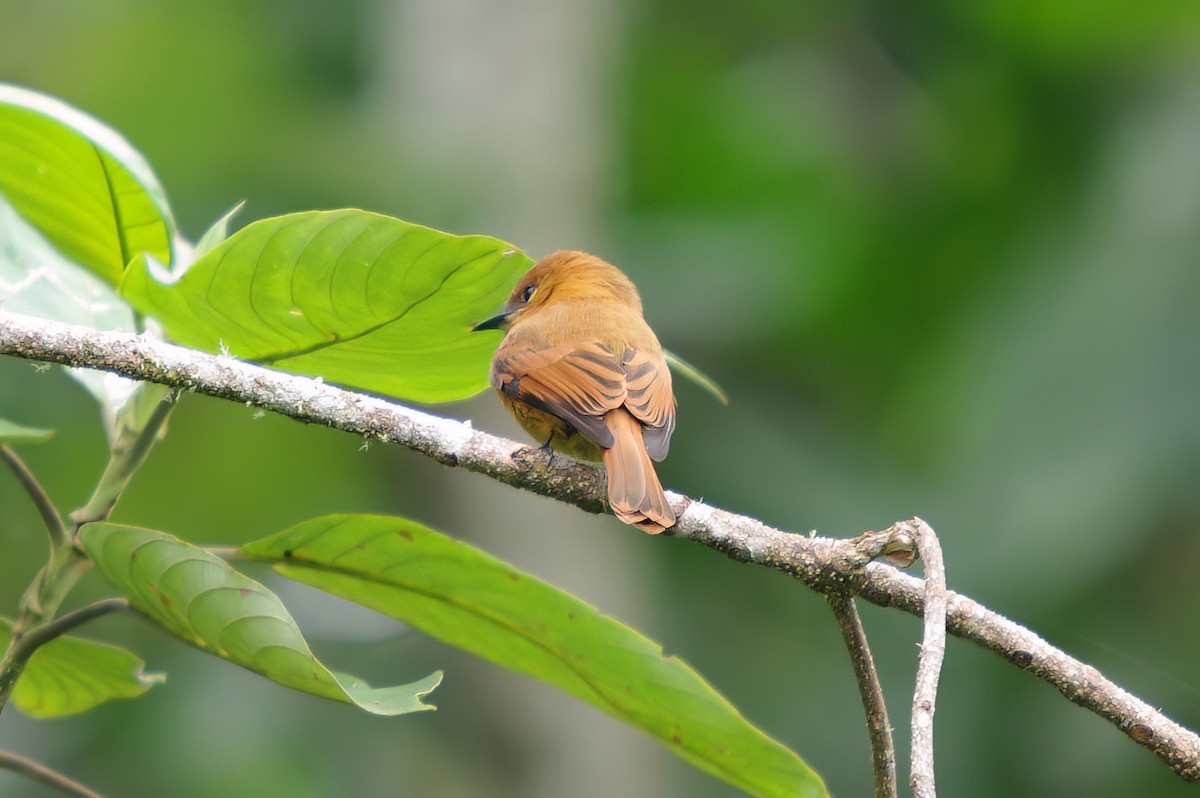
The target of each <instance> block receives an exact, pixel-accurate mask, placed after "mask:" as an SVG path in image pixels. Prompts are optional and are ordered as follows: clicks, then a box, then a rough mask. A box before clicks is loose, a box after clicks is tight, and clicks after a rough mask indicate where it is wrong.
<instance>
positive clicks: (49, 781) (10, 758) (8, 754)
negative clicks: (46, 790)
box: [0, 751, 104, 798]
mask: <svg viewBox="0 0 1200 798" xmlns="http://www.w3.org/2000/svg"><path fill="white" fill-rule="evenodd" d="M0 768H4V769H5V770H11V771H12V772H13V773H19V774H21V775H22V776H26V777H28V778H30V779H32V780H34V781H38V782H41V783H42V784H45V785H48V786H50V787H54V788H56V789H58V790H61V791H62V792H64V793H66V794H67V795H74V796H76V797H77V798H104V796H103V795H101V794H100V793H98V792H96V791H95V790H93V789H91V788H90V787H85V786H84V785H82V784H80V783H79V782H77V781H75V780H74V779H72V778H71V777H69V776H64V775H63V774H62V773H59V772H58V771H57V770H53V769H52V768H48V767H46V766H45V765H43V764H41V763H39V762H34V761H33V760H32V759H29V758H28V757H24V756H21V755H20V754H15V753H13V752H12V751H0Z"/></svg>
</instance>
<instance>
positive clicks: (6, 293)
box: [0, 144, 137, 418]
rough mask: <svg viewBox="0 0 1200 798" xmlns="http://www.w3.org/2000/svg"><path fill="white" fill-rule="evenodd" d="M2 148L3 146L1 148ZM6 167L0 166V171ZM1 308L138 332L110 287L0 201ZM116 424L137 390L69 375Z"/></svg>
mask: <svg viewBox="0 0 1200 798" xmlns="http://www.w3.org/2000/svg"><path fill="white" fill-rule="evenodd" d="M2 146H3V145H2V144H0V147H2ZM2 170H3V167H2V166H0V171H2ZM0 305H3V308H4V310H8V311H12V312H13V313H25V314H28V315H30V316H40V317H41V318H45V319H55V320H57V321H65V322H67V323H69V324H81V325H84V326H87V327H94V328H96V329H100V330H127V331H133V330H134V329H135V323H134V317H133V309H132V308H130V307H129V305H127V304H126V303H125V300H123V299H121V298H120V297H119V296H117V294H116V291H115V290H114V289H113V287H112V286H110V285H109V284H108V283H106V282H104V281H103V280H101V279H100V278H99V277H97V276H96V275H95V274H93V273H92V272H90V271H88V270H87V269H84V268H83V267H81V266H79V265H77V264H75V263H73V262H71V261H70V260H67V259H66V258H65V257H63V255H62V253H60V252H59V251H58V250H56V249H55V248H54V247H53V246H51V244H50V242H48V241H47V240H46V238H45V236H43V235H42V234H41V233H40V232H39V231H38V230H36V229H35V228H34V227H33V226H32V225H30V224H29V223H28V222H27V221H26V220H25V219H23V218H21V217H20V216H19V215H17V213H16V211H14V210H13V208H12V207H10V206H9V205H8V204H7V203H5V202H4V199H3V197H0ZM67 373H68V374H69V375H70V376H71V377H72V378H73V379H75V380H76V381H77V382H79V383H80V384H81V385H83V387H84V388H86V389H87V391H88V392H89V393H90V394H92V396H94V397H95V398H96V400H97V401H98V402H100V404H101V406H102V407H103V408H105V413H106V417H107V418H112V417H113V416H114V415H116V413H117V412H118V411H119V410H120V408H121V407H122V406H123V405H124V403H125V402H126V401H127V400H128V398H129V396H130V394H131V393H132V392H133V390H134V386H136V385H137V383H136V382H134V381H133V380H127V379H124V378H122V377H118V376H116V375H115V374H109V373H107V372H102V371H96V370H94V369H71V368H69V369H67Z"/></svg>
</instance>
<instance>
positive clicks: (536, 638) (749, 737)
mask: <svg viewBox="0 0 1200 798" xmlns="http://www.w3.org/2000/svg"><path fill="white" fill-rule="evenodd" d="M240 551H241V554H242V555H244V556H246V557H249V558H252V559H257V560H264V561H269V562H272V563H274V564H275V568H276V569H277V570H278V571H279V572H280V573H282V574H284V575H285V576H288V577H289V578H291V579H295V580H296V581H298V582H303V583H305V584H308V585H312V586H313V587H317V588H320V589H322V590H326V591H328V592H330V593H333V594H335V595H338V596H342V597H344V598H347V599H349V600H351V601H354V602H357V603H358V604H362V605H363V606H366V607H370V608H372V609H375V610H378V611H379V612H382V613H385V614H387V615H390V616H392V617H393V618H397V619H399V620H402V621H404V622H405V623H407V624H410V625H412V626H414V627H416V628H418V629H421V630H423V631H424V632H426V633H428V634H430V635H432V636H434V637H436V638H438V639H440V640H443V641H445V642H447V643H449V644H451V645H454V646H457V647H459V648H462V649H465V650H467V651H470V652H472V653H475V654H478V655H479V656H481V657H484V658H486V659H488V660H491V661H492V662H495V663H496V664H498V665H503V666H504V667H507V668H512V669H513V670H516V671H520V672H522V673H527V674H530V675H532V676H534V677H536V678H538V679H541V680H543V681H546V682H549V683H550V684H553V685H556V686H558V687H560V688H562V689H563V690H565V691H567V692H568V693H570V694H572V695H574V696H576V697H578V698H580V699H582V700H584V701H587V702H589V703H591V704H594V705H595V706H597V707H599V708H600V709H602V710H604V711H605V712H607V713H609V714H610V715H613V716H614V717H616V718H619V719H620V720H622V721H624V722H626V723H629V724H631V725H634V726H636V727H638V728H640V729H642V730H644V731H645V732H647V733H648V734H650V735H651V736H652V737H654V738H655V739H657V740H658V741H659V742H661V743H662V744H663V745H665V746H667V747H668V748H669V749H671V750H672V751H674V752H675V753H677V754H679V755H680V756H681V757H683V758H684V759H686V760H688V761H689V762H691V763H693V764H694V765H696V766H697V767H699V768H701V769H703V770H705V771H707V772H709V773H711V774H712V775H714V776H717V777H718V778H721V779H724V780H725V781H727V782H729V783H730V784H733V785H735V786H737V787H739V788H741V789H742V790H745V791H746V792H749V793H751V794H754V795H767V796H824V795H826V794H827V793H826V791H825V787H824V785H823V784H822V782H821V779H820V777H819V776H818V775H817V774H816V773H814V772H813V770H812V769H811V768H809V767H808V765H807V764H805V763H804V761H803V760H801V759H800V758H799V757H798V756H797V755H796V754H794V753H793V752H791V751H790V750H788V749H787V748H785V747H784V746H783V745H781V744H780V743H778V742H776V741H775V740H773V739H772V738H770V737H769V736H767V735H766V734H765V733H764V732H762V731H761V730H760V729H758V728H756V727H755V726H754V725H752V724H751V723H750V722H749V721H747V720H746V719H745V718H744V717H742V715H741V714H739V713H738V711H737V709H735V708H734V707H733V706H732V705H731V704H730V703H729V702H728V701H727V700H726V699H725V698H724V697H723V696H721V694H720V693H718V692H717V691H716V690H715V689H713V687H712V686H711V685H709V684H708V683H707V682H705V681H704V679H703V678H702V677H701V676H700V675H699V674H697V673H696V672H695V671H694V670H692V669H691V668H690V667H689V666H688V665H687V664H685V663H684V662H682V661H681V660H679V659H678V658H676V657H674V656H666V655H664V654H663V651H662V648H661V647H660V646H659V645H658V644H656V643H654V642H652V641H650V640H648V639H646V638H645V637H643V636H642V635H641V634H639V633H638V632H636V631H634V630H633V629H630V628H628V627H626V626H623V625H622V624H620V623H618V622H617V621H615V620H613V619H612V618H609V617H607V616H605V615H603V614H601V613H600V612H598V611H597V610H596V609H595V608H594V607H591V606H589V605H588V604H585V603H584V602H582V601H580V600H579V599H576V598H574V597H573V596H570V595H568V594H566V593H563V592H562V591H560V590H558V589H556V588H554V587H552V586H550V585H548V584H546V583H545V582H542V581H540V580H538V579H536V578H534V577H532V576H530V575H528V574H525V573H522V572H520V571H518V570H516V569H514V568H512V567H511V566H509V565H507V564H505V563H503V562H500V561H499V560H496V559H495V558H493V557H491V556H489V555H487V554H485V553H483V552H481V551H479V550H478V549H475V548H473V547H471V546H468V545H466V544H464V543H460V542H458V541H456V540H454V539H452V538H449V537H447V536H445V535H442V534H440V533H438V532H434V531H433V530H431V529H428V528H426V527H424V526H421V525H420V524H417V523H415V522H413V521H409V520H406V519H403V518H390V517H383V516H365V515H336V516H328V517H324V518H316V519H313V520H310V521H306V522H303V523H301V524H297V525H296V526H294V527H292V528H290V529H287V530H284V531H283V532H280V533H278V534H275V535H272V536H270V537H268V538H265V539H263V540H260V541H256V542H254V543H249V544H247V545H245V546H243V547H242V548H241V550H240Z"/></svg>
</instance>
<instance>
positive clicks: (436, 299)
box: [121, 210, 532, 402]
mask: <svg viewBox="0 0 1200 798" xmlns="http://www.w3.org/2000/svg"><path fill="white" fill-rule="evenodd" d="M531 264H532V262H531V261H530V260H529V258H528V257H527V256H526V255H525V254H524V253H522V252H519V251H516V250H515V249H513V248H512V247H511V246H510V245H508V244H506V243H504V242H503V241H499V240H497V239H494V238H488V237H486V236H452V235H449V234H447V233H442V232H438V231H437V230H431V229H429V228H427V227H421V226H419V225H415V224H409V223H407V222H402V221H400V220H399V219H393V218H391V217H388V216H380V215H378V214H374V213H368V212H366V211H360V210H340V211H326V212H308V213H297V214H292V215H288V216H280V217H277V218H272V219H264V220H262V221H259V222H255V223H253V224H250V225H248V226H246V227H245V228H243V229H241V230H239V231H238V232H237V233H234V234H233V235H232V236H230V238H229V239H228V240H226V241H225V242H224V243H223V244H221V245H219V246H218V247H216V249H214V250H212V251H211V252H209V253H208V254H206V255H204V256H203V257H202V258H200V259H199V260H197V261H196V262H195V263H194V264H192V266H191V267H190V268H189V269H188V270H187V271H186V272H185V273H184V274H183V275H182V276H179V275H178V274H175V275H163V274H161V270H160V269H157V268H155V266H154V264H153V263H152V262H151V261H147V260H146V259H145V258H142V259H139V260H138V261H135V262H134V264H133V266H131V267H130V269H129V270H128V272H127V273H126V277H125V282H124V284H123V285H122V288H121V291H122V293H123V294H124V296H125V297H127V298H128V299H129V300H130V301H131V302H132V303H133V305H134V306H135V307H137V308H138V309H139V310H140V311H142V312H143V313H145V314H146V315H148V316H153V317H155V318H157V319H158V320H159V321H160V322H162V324H163V326H164V328H165V329H166V331H167V334H168V335H169V336H170V337H171V338H173V339H174V340H176V341H178V342H179V343H182V344H185V345H187V346H191V347H194V348H197V349H202V350H205V351H209V352H218V351H228V352H229V353H231V354H233V355H235V356H236V357H239V358H242V359H245V360H254V361H258V362H260V363H266V364H271V365H275V366H278V367H280V368H283V369H286V370H288V371H293V372H298V373H301V374H311V375H315V376H320V377H323V378H324V379H326V380H329V381H331V382H336V383H341V384H343V385H348V386H353V387H356V388H361V389H365V390H368V391H373V392H376V393H382V394H388V395H391V396H396V397H400V398H403V399H410V400H415V401H423V402H439V401H451V400H455V399H462V398H465V397H467V396H471V395H472V394H475V393H477V392H479V391H480V390H482V389H483V388H484V387H486V385H487V371H488V362H489V359H490V358H491V355H492V352H493V351H494V350H495V348H496V344H497V341H498V339H497V338H496V336H495V335H493V334H487V333H472V332H471V327H472V326H473V325H474V324H476V323H477V322H479V321H480V320H481V319H484V318H486V317H487V316H489V315H491V314H492V313H494V312H495V310H496V308H497V307H499V306H500V305H501V304H502V303H503V301H504V299H505V297H506V296H507V294H508V292H509V290H510V289H511V288H512V286H513V284H514V283H515V282H516V280H517V278H518V277H519V276H520V275H521V274H522V273H524V272H525V271H526V270H527V269H528V268H529V267H530V265H531Z"/></svg>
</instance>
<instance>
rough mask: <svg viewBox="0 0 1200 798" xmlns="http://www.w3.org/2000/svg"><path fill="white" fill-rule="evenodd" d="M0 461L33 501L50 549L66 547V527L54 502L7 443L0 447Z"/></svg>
mask: <svg viewBox="0 0 1200 798" xmlns="http://www.w3.org/2000/svg"><path fill="white" fill-rule="evenodd" d="M0 460H3V461H4V462H5V463H7V464H8V467H9V468H11V469H12V472H13V473H14V474H16V475H17V480H18V481H19V482H20V483H21V486H22V487H23V488H25V492H26V493H28V494H29V498H31V499H33V503H34V505H35V506H36V507H37V510H38V513H39V514H40V515H41V516H42V523H44V524H45V525H46V531H47V532H48V533H49V534H50V546H51V548H57V547H59V546H63V545H66V544H67V543H68V535H67V527H66V525H65V524H63V521H62V516H60V515H59V514H58V509H57V508H56V507H55V506H54V502H52V501H50V495H49V494H48V493H46V489H45V488H43V487H42V483H40V482H38V479H37V477H36V476H34V473H33V471H31V470H30V469H29V466H27V465H25V461H24V460H22V459H21V456H20V455H18V454H17V453H16V452H15V451H14V450H13V448H12V447H11V446H9V445H8V444H7V443H6V444H3V445H0Z"/></svg>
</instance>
